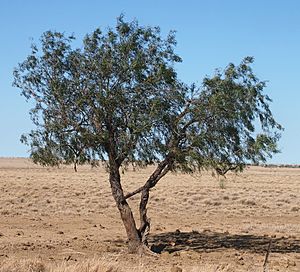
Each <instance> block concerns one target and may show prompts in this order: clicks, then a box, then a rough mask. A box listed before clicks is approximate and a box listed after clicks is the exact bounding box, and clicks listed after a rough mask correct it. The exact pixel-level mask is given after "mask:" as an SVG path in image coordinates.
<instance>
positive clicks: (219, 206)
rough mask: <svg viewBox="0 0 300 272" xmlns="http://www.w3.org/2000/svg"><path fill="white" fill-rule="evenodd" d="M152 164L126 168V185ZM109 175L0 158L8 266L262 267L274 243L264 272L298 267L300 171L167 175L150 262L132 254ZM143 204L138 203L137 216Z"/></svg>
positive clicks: (154, 216)
mask: <svg viewBox="0 0 300 272" xmlns="http://www.w3.org/2000/svg"><path fill="white" fill-rule="evenodd" d="M151 170H153V168H151V167H149V168H147V169H143V170H138V171H133V170H129V171H127V172H125V173H124V174H123V175H122V178H123V183H124V188H125V191H126V192H129V191H132V190H133V189H136V188H137V187H138V186H140V185H142V184H143V182H144V181H145V180H146V179H147V177H149V175H150V174H151ZM107 180H108V179H107V173H106V172H105V169H104V168H103V167H98V168H94V169H91V167H90V166H80V167H79V168H78V172H77V173H75V172H74V171H73V169H72V167H62V168H60V169H58V168H43V167H40V166H37V165H34V164H32V163H31V162H30V161H29V160H27V159H17V158H1V159H0V268H1V264H4V263H5V264H7V263H9V262H18V261H20V262H22V261H24V260H39V261H40V262H42V263H44V264H46V265H50V266H52V265H59V264H61V263H62V262H64V263H65V264H66V265H68V264H69V265H74V264H76V263H80V262H87V261H88V260H93V261H94V262H95V260H99V262H106V263H109V264H110V265H113V266H114V267H115V268H116V269H117V270H116V271H173V272H174V271H263V263H264V260H265V256H266V252H267V248H268V245H269V242H270V241H271V249H270V254H269V258H268V267H267V269H268V270H266V271H298V272H299V271H300V169H298V168H262V167H249V168H247V169H246V170H245V172H243V173H240V174H228V176H227V178H226V179H219V178H217V177H213V176H212V175H211V173H209V172H204V173H202V174H201V175H200V174H197V175H194V176H189V175H183V174H169V175H167V176H166V177H164V178H163V179H162V180H161V181H160V182H159V184H158V185H157V187H156V188H155V189H153V190H152V192H151V196H150V202H149V208H148V214H149V217H150V218H151V236H150V246H151V248H152V250H153V251H155V252H157V256H156V257H150V256H146V257H142V258H141V257H139V256H136V255H130V254H127V252H126V235H125V231H124V228H123V225H122V223H121V220H120V217H119V213H118V211H117V208H116V206H115V203H114V201H113V198H112V196H111V192H110V186H109V183H108V181H107ZM138 200H139V196H136V197H134V198H133V199H132V200H130V205H131V206H132V207H133V210H134V213H135V214H136V213H137V209H136V208H137V207H138ZM180 269H181V270H180ZM7 271H8V270H7ZM82 271H83V270H82ZM84 271H88V270H84ZM103 271H104V270H103ZM107 271H114V270H110V268H109V269H108V270H107Z"/></svg>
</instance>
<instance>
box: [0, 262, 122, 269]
mask: <svg viewBox="0 0 300 272" xmlns="http://www.w3.org/2000/svg"><path fill="white" fill-rule="evenodd" d="M0 265H1V268H0V272H122V271H124V270H121V269H120V268H119V267H118V266H113V265H111V264H107V263H105V262H103V261H101V260H95V259H92V260H88V261H82V262H80V263H75V264H74V263H73V264H70V263H68V262H61V263H59V264H49V263H48V264H46V263H45V262H43V261H42V260H39V259H31V260H28V259H26V260H25V259H24V260H16V261H11V260H9V261H7V260H6V261H4V262H2V263H0Z"/></svg>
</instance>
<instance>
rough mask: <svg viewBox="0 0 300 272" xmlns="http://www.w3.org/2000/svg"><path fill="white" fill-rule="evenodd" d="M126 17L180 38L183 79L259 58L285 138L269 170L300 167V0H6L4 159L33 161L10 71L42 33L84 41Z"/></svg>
mask: <svg viewBox="0 0 300 272" xmlns="http://www.w3.org/2000/svg"><path fill="white" fill-rule="evenodd" d="M121 13H124V14H125V18H126V19H127V20H132V19H134V18H136V19H137V20H138V21H139V23H140V24H141V25H151V26H156V25H158V26H160V27H161V29H162V31H163V33H167V32H168V31H169V30H176V31H177V42H178V45H177V53H178V54H179V55H180V56H181V57H182V58H183V62H182V63H181V64H178V65H177V66H176V67H177V72H178V75H179V78H180V79H181V80H183V81H185V82H187V83H189V82H196V83H201V81H202V79H203V77H204V76H205V75H211V74H213V72H214V69H215V68H222V67H225V66H226V65H227V64H228V63H229V62H234V63H238V62H239V61H240V60H241V59H242V58H243V57H245V56H254V57H255V63H254V71H255V72H256V74H257V75H258V77H259V78H260V79H264V80H268V81H269V82H268V87H267V88H266V92H267V94H268V95H269V96H270V97H271V98H272V99H273V103H272V105H271V109H272V111H273V113H274V115H275V117H276V119H277V120H278V121H279V123H281V124H282V125H283V126H284V128H285V131H284V132H283V134H282V139H281V140H280V143H279V146H280V149H281V151H282V152H281V154H278V155H276V156H274V158H273V159H272V160H270V161H269V162H270V163H271V162H272V163H294V164H300V155H299V154H300V121H299V118H300V105H299V101H300V90H299V88H300V87H299V79H300V1H298V0H285V1H283V0H280V1H279V0H251V1H242V0H206V1H204V0H203V1H202V0H190V1H189V0H186V1H179V0H151V1H150V0H148V1H146V0H145V1H142V0H123V1H121V0H111V1H108V0H106V1H101V0H98V1H96V0H85V1H84V0H81V1H79V0H69V1H68V0H51V1H41V0H26V1H24V0H13V1H12V0H1V1H0V34H1V42H0V156H9V157H12V156H19V157H20V156H22V157H26V156H28V152H27V150H28V147H27V146H24V145H22V144H21V143H20V141H19V139H20V135H21V134H22V133H24V132H28V131H29V130H30V129H32V128H33V125H32V124H31V121H30V118H29V114H28V111H29V109H30V105H29V104H28V103H26V102H25V99H24V97H21V96H20V90H19V89H16V88H13V87H12V86H11V84H12V79H13V77H12V71H13V68H14V67H15V66H17V64H18V63H19V62H22V61H23V60H24V59H25V58H26V56H27V55H28V54H29V53H30V45H31V43H32V39H33V40H34V41H35V42H38V40H39V37H40V36H41V34H42V33H43V32H44V31H47V30H57V31H64V32H65V33H67V34H71V33H74V34H75V36H76V37H78V38H79V39H81V38H82V37H83V36H84V35H85V34H86V33H89V32H91V31H93V30H94V29H95V28H96V27H102V28H107V27H108V26H112V27H113V26H114V25H115V23H116V17H117V16H119V15H120V14H121Z"/></svg>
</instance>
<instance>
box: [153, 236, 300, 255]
mask: <svg viewBox="0 0 300 272" xmlns="http://www.w3.org/2000/svg"><path fill="white" fill-rule="evenodd" d="M270 240H271V251H272V252H277V253H300V240H297V239H292V238H284V237H282V238H271V237H268V236H255V235H238V234H229V233H228V232H225V233H217V232H210V231H204V232H201V233H200V232H197V231H192V232H180V231H175V232H167V233H161V234H156V235H152V236H150V237H149V244H150V245H151V249H152V250H153V251H154V252H156V253H161V252H162V251H166V252H169V253H173V252H177V251H181V250H185V251H186V250H193V251H197V252H213V251H218V250H224V249H236V250H244V251H251V252H255V253H265V252H266V251H267V249H268V246H269V243H270Z"/></svg>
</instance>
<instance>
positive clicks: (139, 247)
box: [13, 16, 282, 252]
mask: <svg viewBox="0 0 300 272" xmlns="http://www.w3.org/2000/svg"><path fill="white" fill-rule="evenodd" d="M73 40H74V37H73V36H71V37H66V36H65V35H64V34H63V33H59V32H51V31H48V32H45V33H44V34H43V36H42V38H41V48H40V49H39V48H38V47H37V46H36V45H33V46H32V52H31V54H30V55H29V56H28V57H27V59H26V60H25V61H24V62H22V63H21V64H19V66H18V68H16V69H15V71H14V83H13V85H14V86H16V87H18V88H20V89H21V90H22V94H23V95H24V96H25V97H26V98H27V99H30V98H31V99H33V100H34V102H35V106H34V108H33V109H32V110H31V117H32V120H33V122H34V124H35V125H36V127H37V129H36V130H34V131H31V132H30V133H29V134H28V135H23V136H22V141H23V142H25V143H26V144H28V145H30V149H31V157H32V158H33V160H34V162H36V163H41V164H42V165H59V164H61V163H67V164H68V163H75V165H76V164H77V163H87V162H89V163H97V162H98V161H103V162H104V163H106V164H107V169H108V173H109V183H110V186H111V190H112V195H113V197H114V200H115V202H116V205H117V207H118V210H119V212H120V215H121V218H122V221H123V224H124V226H125V230H126V233H127V237H128V247H129V250H130V251H131V252H142V251H143V250H144V249H145V246H144V244H146V240H147V239H146V238H147V233H148V232H149V228H150V222H149V219H148V217H147V203H148V199H149V193H150V190H151V188H153V187H154V186H155V185H156V184H157V183H158V181H159V180H161V178H162V177H164V176H165V175H166V174H167V173H168V172H170V171H183V172H186V173H192V172H195V171H201V170H203V169H214V170H215V171H216V172H217V173H218V174H221V175H224V174H225V173H226V172H227V171H230V170H235V171H238V170H242V169H243V168H244V167H245V165H246V164H247V163H249V162H255V163H257V162H261V161H265V160H266V158H268V157H270V156H271V155H272V154H273V153H276V152H278V150H277V145H276V143H277V141H278V139H279V131H280V130H281V129H282V128H281V126H280V125H279V124H278V123H277V122H276V121H275V119H274V118H273V116H272V113H271V111H270V109H269V102H270V101H271V100H270V98H269V97H268V96H267V95H265V94H263V90H264V88H265V82H263V81H260V80H259V79H258V78H257V77H256V76H255V75H254V73H253V71H252V68H251V64H252V62H253V58H251V57H247V58H245V59H244V60H243V61H242V62H241V64H240V65H238V66H235V65H234V64H229V65H228V66H227V67H226V69H225V70H224V71H223V72H221V71H217V72H216V74H215V75H214V76H213V77H211V78H205V79H204V80H203V84H202V85H201V86H200V87H197V86H196V85H194V84H193V85H191V86H188V85H186V84H184V83H183V82H181V81H180V80H179V79H178V78H177V74H176V71H175V68H174V64H175V63H177V62H181V58H180V57H179V56H178V55H177V54H176V53H175V52H174V48H175V45H176V40H175V35H174V32H170V33H169V35H168V36H167V37H166V38H165V39H163V38H162V37H161V33H160V29H159V28H158V27H155V28H152V27H141V26H140V25H139V24H138V22H137V21H132V22H126V21H125V20H124V18H123V16H120V17H119V18H118V19H117V25H116V27H115V29H114V30H113V29H108V30H107V31H106V32H102V31H101V30H100V29H96V30H95V31H94V32H93V33H91V34H89V35H86V37H85V38H84V40H83V47H82V48H80V49H76V48H75V49H73V47H72V41H73ZM259 124H260V128H259V129H257V128H258V127H259V126H258V125H259ZM130 163H131V164H134V165H135V166H138V167H144V166H147V165H149V164H154V165H155V170H154V171H153V173H152V174H151V175H150V176H149V178H148V179H147V180H146V181H145V183H144V184H143V185H142V186H141V187H139V188H137V189H136V190H135V191H133V192H128V193H124V191H123V187H122V183H121V176H120V169H121V168H122V167H125V168H126V166H127V165H128V164H130ZM136 194H141V198H140V206H139V211H140V215H139V217H140V226H139V227H137V225H136V221H135V219H134V217H133V214H132V211H131V208H130V206H129V205H128V202H127V199H129V198H130V197H132V196H134V195H136Z"/></svg>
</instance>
